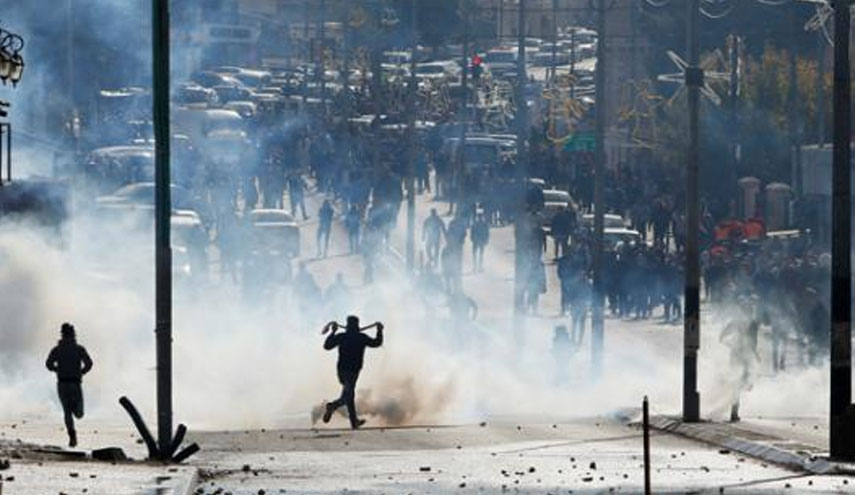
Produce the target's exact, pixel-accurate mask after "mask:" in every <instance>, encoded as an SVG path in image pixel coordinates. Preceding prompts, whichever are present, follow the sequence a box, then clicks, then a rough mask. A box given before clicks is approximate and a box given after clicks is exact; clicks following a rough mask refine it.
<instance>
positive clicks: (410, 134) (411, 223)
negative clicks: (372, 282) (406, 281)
mask: <svg viewBox="0 0 855 495" xmlns="http://www.w3.org/2000/svg"><path fill="white" fill-rule="evenodd" d="M417 11H418V7H417V5H416V0H410V24H411V27H410V33H411V34H410V36H411V39H410V77H409V80H408V81H407V102H406V105H407V183H406V184H407V246H406V255H407V269H408V270H409V271H410V273H411V274H412V273H415V266H416V184H415V182H416V180H415V175H416V159H417V157H416V154H417V151H416V93H417V91H418V90H417V86H418V79H416V51H417V50H418V35H417V34H416V20H417Z"/></svg>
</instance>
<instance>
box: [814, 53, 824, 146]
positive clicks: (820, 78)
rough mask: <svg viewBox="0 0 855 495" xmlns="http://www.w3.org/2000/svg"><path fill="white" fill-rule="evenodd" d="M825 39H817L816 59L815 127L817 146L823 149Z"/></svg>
mask: <svg viewBox="0 0 855 495" xmlns="http://www.w3.org/2000/svg"><path fill="white" fill-rule="evenodd" d="M825 50H826V45H825V38H824V37H822V36H820V37H819V55H818V57H817V60H818V61H817V65H818V69H817V71H816V73H817V81H816V92H817V96H816V101H817V105H816V107H817V112H816V114H817V125H818V126H819V146H820V147H821V148H822V147H825V141H826V139H825V138H826V135H825Z"/></svg>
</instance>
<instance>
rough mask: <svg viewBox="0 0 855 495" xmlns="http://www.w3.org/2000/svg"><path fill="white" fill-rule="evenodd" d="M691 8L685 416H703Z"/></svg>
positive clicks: (691, 7)
mask: <svg viewBox="0 0 855 495" xmlns="http://www.w3.org/2000/svg"><path fill="white" fill-rule="evenodd" d="M686 5H687V8H688V11H687V13H686V15H687V16H688V28H687V29H688V32H687V39H688V50H687V52H688V58H689V60H688V67H686V88H687V90H688V99H689V153H688V156H687V161H686V285H685V299H686V303H685V306H686V311H685V314H684V317H683V318H684V319H683V420H684V421H686V422H696V421H699V420H700V414H701V411H700V409H701V405H700V401H701V399H700V394H699V393H698V349H699V348H700V332H701V330H700V325H701V301H700V279H701V267H700V257H699V254H698V235H699V230H700V205H699V204H698V161H699V159H700V153H699V142H698V139H699V135H698V130H699V127H698V125H699V122H698V120H699V111H700V98H701V87H702V86H703V85H704V72H703V69H701V68H700V67H699V59H700V53H699V48H700V46H699V45H700V44H699V40H698V34H699V32H698V24H699V22H700V5H699V0H689V1H688V2H687V3H686Z"/></svg>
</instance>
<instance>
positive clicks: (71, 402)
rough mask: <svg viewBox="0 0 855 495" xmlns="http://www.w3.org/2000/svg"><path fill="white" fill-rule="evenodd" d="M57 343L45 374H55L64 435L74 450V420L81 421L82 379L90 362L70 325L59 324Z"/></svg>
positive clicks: (87, 371)
mask: <svg viewBox="0 0 855 495" xmlns="http://www.w3.org/2000/svg"><path fill="white" fill-rule="evenodd" d="M60 335H61V338H60V340H59V343H58V344H57V345H56V346H55V347H54V348H53V349H51V351H50V354H48V358H47V360H46V361H45V366H46V367H47V369H48V370H49V371H52V372H54V373H56V378H57V385H56V389H57V393H58V395H59V402H60V404H62V412H63V415H64V416H65V429H66V431H67V432H68V446H69V447H76V446H77V431H76V430H75V429H74V418H77V419H81V418H83V389H82V387H81V381H82V378H83V375H85V374H86V373H89V371H90V370H91V369H92V358H90V357H89V353H88V352H86V348H84V347H83V346H82V345H80V344H78V343H77V338H76V335H75V331H74V325H72V324H71V323H63V324H62V327H61V328H60Z"/></svg>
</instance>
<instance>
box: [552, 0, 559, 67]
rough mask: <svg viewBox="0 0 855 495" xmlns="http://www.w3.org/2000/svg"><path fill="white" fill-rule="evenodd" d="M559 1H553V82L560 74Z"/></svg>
mask: <svg viewBox="0 0 855 495" xmlns="http://www.w3.org/2000/svg"><path fill="white" fill-rule="evenodd" d="M557 45H558V0H552V82H553V83H554V82H555V76H556V74H558V46H557Z"/></svg>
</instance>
